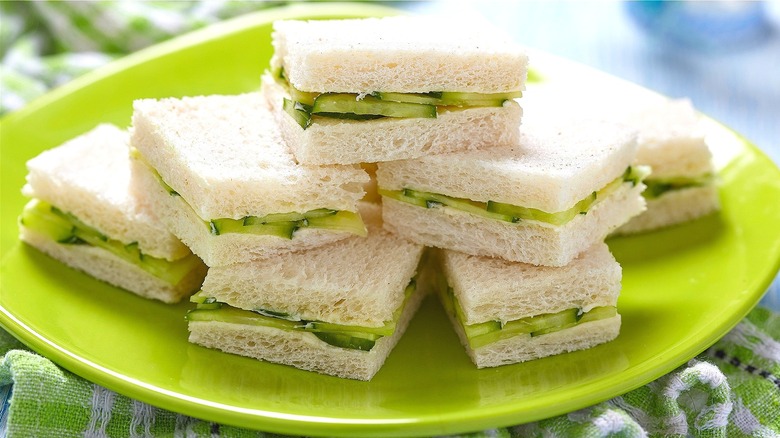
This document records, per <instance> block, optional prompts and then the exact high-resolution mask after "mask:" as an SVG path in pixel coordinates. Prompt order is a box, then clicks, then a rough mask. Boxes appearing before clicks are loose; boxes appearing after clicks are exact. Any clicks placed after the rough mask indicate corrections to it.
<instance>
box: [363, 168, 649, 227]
mask: <svg viewBox="0 0 780 438" xmlns="http://www.w3.org/2000/svg"><path fill="white" fill-rule="evenodd" d="M647 174H648V170H647V168H646V167H643V166H639V167H632V166H629V167H628V168H627V169H626V171H625V172H624V173H623V175H621V176H620V177H618V178H616V179H614V180H613V181H612V182H610V183H609V184H607V185H606V186H604V187H602V188H601V189H600V190H598V191H595V192H593V193H591V194H590V195H589V196H588V197H586V198H584V199H581V200H580V201H578V202H577V203H576V204H574V206H572V207H571V208H569V209H568V210H564V211H559V212H552V213H551V212H546V211H542V210H539V209H536V208H529V207H522V206H517V205H512V204H506V203H502V202H495V201H487V202H480V201H473V200H471V199H465V198H455V197H451V196H447V195H442V194H438V193H430V192H423V191H418V190H414V189H410V188H405V189H402V190H385V189H382V188H379V189H378V192H379V194H380V195H382V196H387V197H388V198H392V199H395V200H397V201H402V202H406V203H409V204H412V205H416V206H419V207H424V208H437V207H444V206H446V207H450V208H454V209H457V210H461V211H464V212H467V213H471V214H474V215H477V216H482V217H485V218H488V219H495V220H500V221H504V222H511V223H519V222H522V221H537V222H544V223H547V224H551V225H563V224H566V223H567V222H569V221H571V220H572V219H574V218H575V217H576V216H577V215H581V214H583V215H584V214H587V213H588V210H589V209H590V208H591V207H592V206H593V205H595V204H596V203H598V202H600V201H601V200H603V199H605V198H606V197H608V196H609V195H610V194H612V193H613V192H614V191H615V190H617V189H618V188H619V187H620V186H621V185H622V184H630V185H631V186H632V187H633V186H635V185H637V184H639V183H640V182H642V181H643V179H644V178H645V176H647Z"/></svg>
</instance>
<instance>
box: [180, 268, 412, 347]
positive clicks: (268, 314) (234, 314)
mask: <svg viewBox="0 0 780 438" xmlns="http://www.w3.org/2000/svg"><path fill="white" fill-rule="evenodd" d="M416 289H417V282H416V279H415V278H413V279H412V280H411V281H410V282H409V284H408V285H407V286H406V289H405V290H404V301H403V303H402V304H401V306H400V307H399V308H398V309H396V311H395V312H394V313H393V319H392V320H391V321H386V322H385V324H384V325H382V326H381V327H362V326H353V325H344V324H334V323H329V322H325V321H313V320H305V319H302V318H301V317H299V316H297V315H292V314H289V313H286V312H284V311H278V310H270V309H259V308H258V309H252V310H245V309H239V308H237V307H233V306H230V305H229V304H226V303H222V302H219V301H217V300H216V298H214V297H210V296H209V295H208V293H206V292H204V291H200V292H198V293H196V294H195V295H193V296H192V297H191V298H190V301H192V302H194V303H196V304H197V306H196V307H195V309H194V310H191V311H190V312H188V313H187V320H188V321H220V322H226V323H231V324H242V325H256V326H265V327H272V328H276V329H280V330H293V331H302V332H309V333H311V334H313V335H314V336H316V337H317V338H318V339H319V340H320V341H322V342H324V343H326V344H329V345H332V346H334V347H340V348H347V349H353V350H361V351H370V350H371V349H372V348H374V345H375V344H376V342H377V341H378V340H379V339H380V338H382V337H384V336H390V335H392V334H393V332H395V329H396V325H397V323H398V320H399V319H400V318H401V314H402V313H403V309H404V307H405V306H406V304H407V302H408V301H409V297H410V296H412V294H413V293H414V292H415V290H416Z"/></svg>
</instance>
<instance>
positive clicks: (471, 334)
mask: <svg viewBox="0 0 780 438" xmlns="http://www.w3.org/2000/svg"><path fill="white" fill-rule="evenodd" d="M444 286H445V287H441V286H440V287H438V288H437V292H438V294H439V298H440V300H441V302H442V305H443V306H444V308H445V311H446V312H447V313H448V314H449V315H450V316H451V317H452V318H453V320H455V321H457V323H458V324H460V326H461V327H462V328H463V333H464V334H465V335H466V339H467V340H468V343H469V346H470V347H471V348H480V347H483V346H485V345H488V344H491V343H493V342H497V341H500V340H503V339H509V338H516V337H518V336H523V337H528V338H531V337H538V336H543V335H546V334H548V333H553V332H557V331H561V330H566V329H568V328H571V327H574V326H576V325H578V324H583V323H586V322H591V321H598V320H602V319H608V318H612V317H614V316H615V315H617V308H616V307H614V306H599V307H593V308H592V309H589V310H588V311H584V310H583V309H580V308H573V309H566V310H563V311H560V312H556V313H545V314H540V315H534V316H529V317H526V318H520V319H516V320H512V321H500V320H495V321H486V322H481V323H477V324H466V323H465V320H466V318H465V316H464V313H463V309H462V308H461V306H460V303H459V302H458V299H457V298H456V297H455V293H454V291H453V289H452V288H451V287H449V286H446V284H445V285H444Z"/></svg>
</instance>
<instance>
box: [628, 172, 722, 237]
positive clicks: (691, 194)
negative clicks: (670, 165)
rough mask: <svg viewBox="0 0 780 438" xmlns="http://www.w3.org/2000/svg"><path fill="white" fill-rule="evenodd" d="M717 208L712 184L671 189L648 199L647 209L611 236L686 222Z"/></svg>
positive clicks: (717, 201)
mask: <svg viewBox="0 0 780 438" xmlns="http://www.w3.org/2000/svg"><path fill="white" fill-rule="evenodd" d="M719 206H720V201H719V200H718V187H717V185H716V184H715V183H711V184H707V185H704V186H697V187H689V188H685V189H680V190H671V191H669V192H666V193H664V194H662V195H661V196H659V197H658V198H655V199H649V200H647V210H646V211H645V212H644V213H642V214H640V215H639V216H636V217H634V218H632V219H631V220H630V221H629V222H628V223H627V224H625V225H623V226H621V227H620V228H618V229H617V230H615V233H614V234H616V235H619V234H633V233H641V232H645V231H650V230H655V229H659V228H663V227H668V226H672V225H676V224H680V223H684V222H688V221H691V220H694V219H697V218H700V217H703V216H706V215H708V214H710V213H713V212H715V211H717V210H718V209H719V208H720V207H719Z"/></svg>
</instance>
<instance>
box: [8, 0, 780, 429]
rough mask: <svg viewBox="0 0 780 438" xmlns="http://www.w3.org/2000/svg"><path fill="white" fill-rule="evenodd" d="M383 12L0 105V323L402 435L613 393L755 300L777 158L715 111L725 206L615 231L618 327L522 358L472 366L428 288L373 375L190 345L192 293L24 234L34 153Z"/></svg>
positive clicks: (321, 425) (191, 409)
mask: <svg viewBox="0 0 780 438" xmlns="http://www.w3.org/2000/svg"><path fill="white" fill-rule="evenodd" d="M388 13H391V11H388V10H386V9H381V8H378V7H374V6H370V5H356V4H352V5H348V6H344V5H332V4H329V5H327V4H323V5H308V6H305V5H297V6H293V7H289V8H283V9H278V10H271V11H264V12H261V13H258V14H255V15H251V16H247V17H244V18H240V19H238V20H234V21H231V22H228V23H224V24H220V25H216V26H213V27H211V28H208V29H206V30H204V31H201V32H196V33H194V34H190V35H187V36H185V37H183V38H179V39H177V40H175V41H172V42H170V43H166V44H161V45H159V46H156V47H154V48H151V49H149V50H145V51H143V52H141V53H138V54H135V55H133V56H129V57H127V58H125V59H123V60H121V61H118V62H116V63H114V64H112V65H110V66H108V67H107V68H104V69H101V70H98V71H95V72H93V73H92V74H89V75H87V76H84V77H82V78H81V79H79V80H76V81H74V82H72V83H70V84H69V85H67V86H65V87H63V88H61V89H58V90H55V91H54V92H52V93H50V94H48V95H47V96H45V97H43V98H41V99H39V100H37V101H35V102H34V103H32V104H31V105H29V106H28V107H27V108H25V109H23V110H22V111H19V112H17V113H14V114H11V115H9V116H8V117H6V118H5V119H3V120H2V122H0V124H1V125H0V131H1V137H0V140H1V142H0V144H1V147H2V149H1V151H2V157H1V158H2V203H0V206H1V208H2V210H1V211H0V216H1V218H0V219H1V220H2V222H1V224H2V228H1V235H2V240H1V241H0V243H1V247H0V249H1V250H2V259H1V262H0V263H1V265H0V273H1V274H2V277H1V281H2V283H1V284H0V323H2V325H3V326H4V327H5V328H6V329H7V330H8V331H10V332H11V333H13V334H14V335H16V336H17V337H18V338H19V339H21V340H22V341H23V342H25V343H26V344H28V345H29V346H30V347H32V348H33V349H35V350H36V351H38V352H40V353H41V354H43V355H45V356H47V357H49V358H51V359H52V360H54V361H55V362H57V363H58V364H60V365H61V366H63V367H65V368H67V369H68V370H70V371H72V372H74V373H76V374H78V375H81V376H83V377H84V378H86V379H89V380H91V381H94V382H96V383H99V384H101V385H103V386H105V387H108V388H110V389H113V390H115V391H117V392H119V393H122V394H125V395H128V396H130V397H134V398H136V399H140V400H142V401H145V402H148V403H151V404H153V405H156V406H159V407H162V408H166V409H170V410H173V411H177V412H181V413H185V414H189V415H192V416H195V417H199V418H203V419H207V420H211V421H216V422H222V423H226V424H233V425H238V426H244V427H248V428H254V429H261V430H266V431H273V432H283V433H289V434H308V435H351V436H368V435H375V436H403V435H426V434H447V433H456V432H463V431H473V430H479V429H484V428H491V427H497V426H505V425H510V424H518V423H522V422H527V421H531V420H537V419H540V418H543V417H549V416H552V415H557V414H561V413H564V412H567V411H571V410H574V409H577V408H582V407H585V406H588V405H590V404H593V403H596V402H599V401H601V400H605V399H607V398H610V397H613V396H616V395H619V394H621V393H624V392H626V391H629V390H631V389H633V388H636V387H638V386H640V385H642V384H645V383H647V382H648V381H650V380H652V379H654V378H656V377H658V376H660V375H662V374H664V373H666V372H669V371H671V370H672V369H674V368H675V367H677V366H679V365H681V364H682V363H684V362H685V361H687V360H688V359H690V358H691V357H693V356H694V355H696V354H698V353H700V352H701V351H703V350H705V349H706V348H707V347H708V346H709V345H711V344H712V343H713V342H715V341H716V340H717V339H718V338H719V337H721V336H722V335H724V334H725V333H726V332H727V331H728V330H729V329H730V328H731V327H733V326H734V325H735V324H736V323H737V322H738V321H739V320H740V319H741V318H742V317H743V316H744V315H746V314H747V312H748V311H749V310H750V309H751V308H752V307H753V306H754V305H755V304H756V303H757V302H758V300H759V299H760V297H761V295H762V293H763V292H764V290H765V288H766V287H767V285H768V284H769V283H770V281H771V279H772V277H773V275H774V273H775V272H776V270H777V268H778V263H779V261H780V227H778V226H777V224H778V223H780V202H778V200H779V199H780V171H778V169H777V168H776V167H774V166H773V164H772V163H771V162H770V161H769V160H768V159H767V158H766V157H765V156H763V155H762V154H761V153H759V152H758V151H757V150H756V148H754V147H753V146H751V145H749V144H747V143H745V142H743V141H741V140H740V139H739V138H738V137H737V136H735V135H733V134H732V133H730V132H729V131H728V130H726V129H724V128H722V127H720V126H719V125H717V124H714V123H713V124H712V126H711V127H710V129H711V130H712V132H711V134H713V136H712V137H713V141H714V142H715V146H717V147H716V150H717V151H718V152H717V154H718V157H719V159H720V162H721V165H720V168H721V169H720V171H719V175H720V178H721V180H722V192H721V194H722V205H723V211H722V213H721V214H720V215H715V216H710V217H708V218H705V219H703V220H698V221H696V222H694V223H690V224H687V225H684V226H680V227H676V228H671V229H668V230H665V231H662V232H657V233H653V234H651V235H645V236H639V237H633V238H624V239H616V240H613V241H612V242H610V245H611V247H612V249H613V250H614V251H615V254H616V257H617V258H618V260H619V261H620V262H621V263H622V264H623V267H624V290H623V293H622V296H621V298H620V302H619V308H620V311H621V313H622V314H623V329H622V332H621V334H620V336H619V337H618V339H617V340H615V341H613V342H611V343H608V344H605V345H601V346H598V347H596V348H593V349H591V350H588V351H580V352H575V353H570V354H565V355H559V356H556V357H550V358H545V359H541V360H537V361H532V362H528V363H524V364H518V365H511V366H504V367H500V368H495V369H485V370H477V369H476V368H475V367H474V366H473V365H472V364H471V362H470V361H469V359H468V357H467V356H466V354H465V353H464V351H463V349H462V348H461V347H460V345H459V343H458V340H457V338H456V336H455V334H454V333H453V331H452V330H451V328H450V326H449V323H448V322H447V320H446V318H445V316H444V314H443V312H442V310H441V309H440V308H439V306H438V304H437V303H436V302H435V301H432V300H430V299H429V300H428V301H426V302H425V303H424V305H423V307H422V309H421V311H420V312H419V313H418V314H417V316H416V317H415V319H414V320H413V322H412V324H411V327H410V328H409V330H408V332H407V333H406V335H405V336H404V337H403V339H402V340H401V342H400V343H399V345H398V346H397V348H396V349H395V350H394V351H393V352H392V354H391V355H390V357H389V358H388V360H387V362H386V364H385V366H384V367H383V368H382V369H381V370H380V371H379V373H378V374H377V375H376V377H375V378H374V379H373V381H371V382H357V381H348V380H341V379H337V378H333V377H328V376H321V375H318V374H314V373H309V372H305V371H300V370H296V369H294V368H290V367H286V366H281V365H275V364H269V363H261V362H258V361H255V360H251V359H247V358H243V357H239V356H232V355H228V354H223V353H219V352H216V351H210V350H207V349H204V348H201V347H198V346H194V345H190V344H188V343H187V326H186V323H185V320H184V314H185V312H186V311H187V309H188V308H189V307H190V305H189V304H188V303H185V304H181V305H177V306H169V305H165V304H161V303H157V302H152V301H146V300H143V299H141V298H138V297H136V296H134V295H132V294H130V293H127V292H123V291H121V290H117V289H115V288H112V287H109V286H107V285H105V284H102V283H100V282H98V281H95V280H93V279H91V278H88V277H87V276H85V275H83V274H81V273H79V272H76V271H73V270H71V269H68V268H66V267H63V266H62V265H60V264H59V263H57V262H55V261H53V260H51V259H49V258H48V257H46V256H44V255H42V254H40V253H39V252H37V251H35V250H33V249H31V248H29V247H27V246H25V245H23V244H20V243H19V241H18V238H17V229H16V217H17V215H18V214H19V212H20V211H21V209H22V206H23V204H24V199H23V198H22V196H21V194H20V192H19V190H20V188H21V186H22V185H23V183H24V175H25V167H24V163H25V161H26V160H27V159H29V158H31V157H33V156H34V155H36V154H38V153H39V152H41V151H42V150H44V149H47V148H50V147H53V146H56V145H58V144H60V143H61V142H63V141H65V140H67V139H69V138H71V137H73V136H75V135H77V134H80V133H82V132H84V131H87V130H88V129H90V128H92V127H94V126H95V125H96V124H97V123H99V122H114V123H117V124H119V125H120V126H127V125H128V123H129V120H130V114H131V102H132V100H133V99H135V98H141V97H164V96H181V95H193V94H209V93H226V94H227V93H238V92H243V91H247V90H252V89H256V88H257V87H258V84H259V79H260V74H261V72H262V70H263V69H264V67H265V66H266V65H267V63H268V59H269V57H270V55H271V45H270V28H271V27H270V23H271V21H272V20H274V19H279V18H313V17H339V16H366V15H384V14H388ZM532 62H534V66H535V67H536V69H537V71H538V72H539V74H540V75H541V76H542V77H544V78H546V80H548V81H549V82H550V83H551V84H555V81H565V80H566V79H565V76H560V77H559V78H558V79H556V72H560V71H562V70H566V71H568V72H574V73H575V74H582V75H585V74H590V75H592V76H593V80H594V81H595V80H602V81H611V80H613V79H612V78H608V77H605V76H604V75H601V74H599V73H596V72H585V71H584V69H582V68H581V67H579V66H576V65H572V64H570V63H565V62H564V61H560V60H555V59H553V58H549V59H548V58H546V57H545V56H543V55H539V56H535V57H534V58H532ZM581 70H582V71H581ZM614 82H615V86H616V87H617V86H628V85H627V84H623V83H622V82H621V81H617V80H614Z"/></svg>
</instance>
